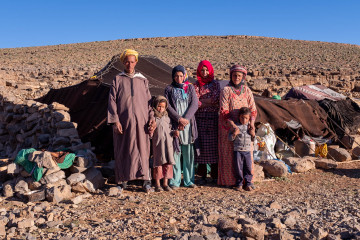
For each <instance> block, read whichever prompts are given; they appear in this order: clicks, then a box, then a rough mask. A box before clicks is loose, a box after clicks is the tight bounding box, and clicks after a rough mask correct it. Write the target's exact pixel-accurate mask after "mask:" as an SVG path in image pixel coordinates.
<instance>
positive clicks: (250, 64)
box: [0, 36, 360, 98]
mask: <svg viewBox="0 0 360 240" xmlns="http://www.w3.org/2000/svg"><path fill="white" fill-rule="evenodd" d="M125 48H134V49H136V50H138V51H139V53H140V54H142V55H155V56H157V57H158V58H160V59H161V60H163V61H164V62H166V63H167V64H169V65H170V66H175V65H177V64H182V65H184V66H185V67H186V68H187V69H188V70H189V73H190V75H194V74H196V67H197V64H198V63H199V62H200V61H201V60H203V59H208V60H209V61H211V62H212V63H213V65H214V68H215V75H216V78H218V79H229V76H228V68H229V67H230V66H231V65H232V64H234V63H239V64H242V65H245V66H246V67H247V68H248V70H249V76H248V81H249V85H250V86H251V87H252V88H253V90H254V91H257V92H259V93H261V92H262V91H263V90H264V89H268V88H269V89H271V90H273V91H274V92H279V93H280V95H283V94H284V93H286V91H287V90H288V89H289V88H290V87H291V86H292V85H293V86H298V85H303V84H313V83H321V84H324V85H326V86H330V87H332V88H334V89H335V90H336V91H340V92H343V93H344V94H346V95H348V96H352V95H354V96H355V97H356V96H360V95H359V92H358V91H360V86H359V82H358V81H359V79H360V72H359V71H360V70H359V69H360V47H359V46H357V45H349V44H339V43H326V42H312V41H298V40H286V39H277V38H265V37H251V36H195V37H164V38H143V39H125V40H114V41H106V42H90V43H78V44H67V45H56V46H44V47H27V48H14V49H0V80H1V83H0V85H1V86H2V87H5V86H7V89H6V91H13V90H14V89H17V90H20V92H21V94H19V91H14V94H16V95H18V97H22V98H34V97H38V96H41V95H43V94H44V93H45V92H47V91H48V90H49V88H60V87H64V86H69V85H73V84H76V83H79V82H80V81H82V80H86V79H88V78H89V77H91V76H92V75H93V74H94V73H96V72H97V71H99V70H100V69H101V68H103V67H104V66H105V65H106V63H107V62H108V61H109V60H110V59H111V57H112V56H113V55H115V54H118V53H120V52H121V51H122V50H123V49H125Z"/></svg>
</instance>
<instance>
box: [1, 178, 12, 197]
mask: <svg viewBox="0 0 360 240" xmlns="http://www.w3.org/2000/svg"><path fill="white" fill-rule="evenodd" d="M3 195H4V197H7V198H8V197H12V196H14V181H12V180H10V181H7V182H5V183H4V186H3Z"/></svg>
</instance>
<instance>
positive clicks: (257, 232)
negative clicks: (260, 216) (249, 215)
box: [243, 223, 266, 240]
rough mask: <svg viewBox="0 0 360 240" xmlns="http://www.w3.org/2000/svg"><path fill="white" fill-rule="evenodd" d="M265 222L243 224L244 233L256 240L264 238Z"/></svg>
mask: <svg viewBox="0 0 360 240" xmlns="http://www.w3.org/2000/svg"><path fill="white" fill-rule="evenodd" d="M265 228H266V224H265V223H259V224H245V225H244V226H243V235H244V236H245V237H250V238H253V239H256V240H263V239H264V236H265Z"/></svg>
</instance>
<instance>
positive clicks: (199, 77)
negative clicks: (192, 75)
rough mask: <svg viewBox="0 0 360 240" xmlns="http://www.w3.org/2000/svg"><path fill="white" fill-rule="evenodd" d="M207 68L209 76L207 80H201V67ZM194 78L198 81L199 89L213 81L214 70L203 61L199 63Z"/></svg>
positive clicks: (209, 64) (208, 63) (207, 62)
mask: <svg viewBox="0 0 360 240" xmlns="http://www.w3.org/2000/svg"><path fill="white" fill-rule="evenodd" d="M204 66H205V67H207V69H208V71H209V76H208V77H207V78H203V77H202V76H201V69H202V68H203V67H204ZM196 76H197V79H198V81H199V85H200V87H201V86H204V85H205V84H206V83H209V82H211V81H212V80H214V68H213V66H212V65H211V63H210V62H209V61H207V60H203V61H201V62H200V63H199V66H198V68H197V71H196Z"/></svg>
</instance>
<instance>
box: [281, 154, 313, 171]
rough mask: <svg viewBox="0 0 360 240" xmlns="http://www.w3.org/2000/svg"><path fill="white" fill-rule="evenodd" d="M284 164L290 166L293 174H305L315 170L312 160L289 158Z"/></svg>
mask: <svg viewBox="0 0 360 240" xmlns="http://www.w3.org/2000/svg"><path fill="white" fill-rule="evenodd" d="M283 160H284V162H285V163H286V164H287V165H289V166H290V168H291V171H292V172H296V173H304V172H307V171H309V170H312V169H315V163H314V161H313V160H312V159H308V158H306V157H304V158H296V157H287V158H285V159H283Z"/></svg>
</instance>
